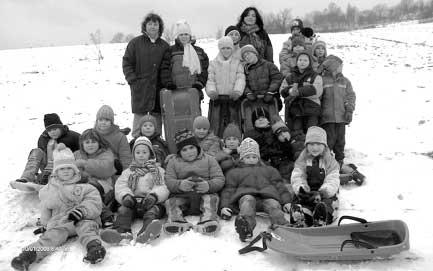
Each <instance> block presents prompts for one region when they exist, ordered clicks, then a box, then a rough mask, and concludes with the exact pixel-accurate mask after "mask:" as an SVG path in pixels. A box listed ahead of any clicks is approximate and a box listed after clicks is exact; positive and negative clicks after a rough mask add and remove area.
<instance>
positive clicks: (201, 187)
mask: <svg viewBox="0 0 433 271" xmlns="http://www.w3.org/2000/svg"><path fill="white" fill-rule="evenodd" d="M195 191H197V192H198V193H206V192H208V191H209V183H208V182H206V181H201V182H198V183H196V184H195Z"/></svg>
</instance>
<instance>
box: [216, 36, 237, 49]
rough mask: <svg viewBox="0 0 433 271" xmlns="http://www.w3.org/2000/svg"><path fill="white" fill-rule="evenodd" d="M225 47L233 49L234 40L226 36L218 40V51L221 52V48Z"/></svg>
mask: <svg viewBox="0 0 433 271" xmlns="http://www.w3.org/2000/svg"><path fill="white" fill-rule="evenodd" d="M224 47H230V48H232V49H233V47H234V45H233V40H232V38H230V37H227V36H224V37H222V38H220V39H219V40H218V49H219V50H221V48H224Z"/></svg>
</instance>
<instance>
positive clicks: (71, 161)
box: [53, 143, 80, 174]
mask: <svg viewBox="0 0 433 271" xmlns="http://www.w3.org/2000/svg"><path fill="white" fill-rule="evenodd" d="M65 167H70V168H72V169H74V171H75V174H79V173H80V171H79V170H78V168H77V165H76V164H75V157H74V154H73V153H72V151H71V149H69V148H67V147H66V146H65V144H63V143H60V144H58V145H57V147H56V149H54V151H53V172H56V171H57V170H58V169H60V168H65Z"/></svg>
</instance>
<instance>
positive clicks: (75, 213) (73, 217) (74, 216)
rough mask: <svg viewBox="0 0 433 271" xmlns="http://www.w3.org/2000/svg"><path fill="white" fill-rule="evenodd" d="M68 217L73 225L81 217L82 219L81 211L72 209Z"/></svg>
mask: <svg viewBox="0 0 433 271" xmlns="http://www.w3.org/2000/svg"><path fill="white" fill-rule="evenodd" d="M68 219H69V220H71V221H73V222H74V225H75V224H77V223H78V221H80V220H81V219H83V212H82V211H80V210H79V209H74V210H72V211H71V212H70V213H69V215H68Z"/></svg>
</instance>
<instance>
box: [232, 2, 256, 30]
mask: <svg viewBox="0 0 433 271" xmlns="http://www.w3.org/2000/svg"><path fill="white" fill-rule="evenodd" d="M250 10H254V12H255V13H256V25H257V26H258V27H259V28H260V30H262V29H263V19H262V16H260V13H259V11H258V10H257V8H256V7H247V8H246V9H245V10H244V11H243V12H242V14H241V16H240V17H239V21H238V24H237V25H236V26H237V27H238V28H240V27H241V26H242V23H243V22H244V18H245V17H247V15H248V12H250Z"/></svg>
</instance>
